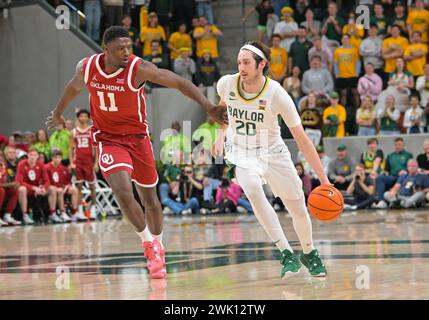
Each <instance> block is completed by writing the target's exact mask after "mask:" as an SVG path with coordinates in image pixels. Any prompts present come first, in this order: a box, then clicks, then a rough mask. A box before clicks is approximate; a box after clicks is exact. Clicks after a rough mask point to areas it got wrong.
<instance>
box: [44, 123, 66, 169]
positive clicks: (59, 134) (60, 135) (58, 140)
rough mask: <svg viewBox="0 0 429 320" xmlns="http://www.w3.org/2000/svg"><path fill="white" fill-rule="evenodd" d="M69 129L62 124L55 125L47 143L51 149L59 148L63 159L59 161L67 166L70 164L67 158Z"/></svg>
mask: <svg viewBox="0 0 429 320" xmlns="http://www.w3.org/2000/svg"><path fill="white" fill-rule="evenodd" d="M70 134H71V133H70V131H68V130H66V129H65V128H64V126H63V125H62V124H60V125H58V126H57V130H55V131H54V132H53V133H52V135H51V137H50V138H49V144H50V146H51V150H53V149H59V150H60V151H61V153H62V154H63V160H62V161H61V163H62V164H63V165H64V166H66V167H68V166H69V165H70V160H69V144H70Z"/></svg>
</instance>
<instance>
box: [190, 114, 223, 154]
mask: <svg viewBox="0 0 429 320" xmlns="http://www.w3.org/2000/svg"><path fill="white" fill-rule="evenodd" d="M218 130H220V124H219V123H217V122H216V121H215V120H214V119H213V118H212V117H210V116H208V117H207V121H206V122H204V123H203V124H201V125H200V126H199V127H198V129H197V130H195V131H194V133H193V134H192V140H193V141H197V142H199V143H202V144H203V148H204V150H209V151H211V150H212V146H213V144H214V143H215V142H216V139H217V134H218Z"/></svg>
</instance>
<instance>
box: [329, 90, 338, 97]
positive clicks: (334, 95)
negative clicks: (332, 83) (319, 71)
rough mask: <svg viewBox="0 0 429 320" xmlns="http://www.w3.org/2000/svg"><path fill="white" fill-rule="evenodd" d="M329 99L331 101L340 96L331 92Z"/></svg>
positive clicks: (335, 92)
mask: <svg viewBox="0 0 429 320" xmlns="http://www.w3.org/2000/svg"><path fill="white" fill-rule="evenodd" d="M329 97H330V98H331V99H338V98H339V97H340V95H339V94H338V92H337V91H332V92H331V94H330V95H329Z"/></svg>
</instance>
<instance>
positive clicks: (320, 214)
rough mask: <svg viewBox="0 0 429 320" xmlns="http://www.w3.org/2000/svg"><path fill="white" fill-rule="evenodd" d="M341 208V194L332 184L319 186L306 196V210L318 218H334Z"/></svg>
mask: <svg viewBox="0 0 429 320" xmlns="http://www.w3.org/2000/svg"><path fill="white" fill-rule="evenodd" d="M343 209H344V199H343V195H342V194H341V192H340V191H338V190H337V189H336V188H335V187H334V186H319V187H317V188H316V189H314V190H313V191H311V193H310V196H309V197H308V211H309V212H310V214H311V215H312V216H313V217H315V218H316V219H318V220H322V221H332V220H335V219H337V218H338V217H339V216H340V214H341V212H343Z"/></svg>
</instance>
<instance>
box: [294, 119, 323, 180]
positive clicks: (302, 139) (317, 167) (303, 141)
mask: <svg viewBox="0 0 429 320" xmlns="http://www.w3.org/2000/svg"><path fill="white" fill-rule="evenodd" d="M289 130H290V132H291V133H292V136H293V138H294V139H295V141H296V144H297V145H298V148H299V150H301V152H302V153H303V154H304V157H305V160H307V161H308V163H309V164H310V165H311V167H312V168H313V170H314V172H316V174H317V176H318V177H319V180H320V183H321V184H322V185H330V184H331V183H330V182H329V179H328V177H327V176H326V174H325V170H324V169H323V165H322V162H321V161H320V158H319V155H318V154H317V151H316V148H315V147H314V145H313V142H311V140H310V138H308V136H307V134H306V133H305V131H304V128H303V127H302V124H299V125H297V126H295V127H289Z"/></svg>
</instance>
